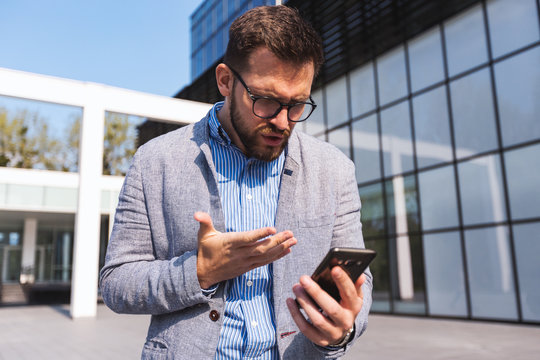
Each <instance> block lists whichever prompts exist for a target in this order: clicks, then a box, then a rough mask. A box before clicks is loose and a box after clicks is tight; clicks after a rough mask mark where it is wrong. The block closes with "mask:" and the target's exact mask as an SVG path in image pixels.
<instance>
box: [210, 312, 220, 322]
mask: <svg viewBox="0 0 540 360" xmlns="http://www.w3.org/2000/svg"><path fill="white" fill-rule="evenodd" d="M209 316H210V320H212V321H218V320H219V312H218V311H217V310H212V311H210V315H209Z"/></svg>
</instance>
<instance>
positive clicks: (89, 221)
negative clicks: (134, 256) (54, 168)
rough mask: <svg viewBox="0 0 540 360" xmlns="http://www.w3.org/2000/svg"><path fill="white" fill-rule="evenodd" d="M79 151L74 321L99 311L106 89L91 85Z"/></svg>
mask: <svg viewBox="0 0 540 360" xmlns="http://www.w3.org/2000/svg"><path fill="white" fill-rule="evenodd" d="M87 91H88V93H87V97H86V99H87V102H86V104H85V106H84V113H83V120H82V124H81V141H80V148H79V198H78V204H77V215H76V217H75V239H74V240H75V241H74V246H73V274H72V278H71V306H70V315H71V317H72V318H74V319H76V318H80V317H94V316H96V311H97V290H98V270H99V269H98V268H99V228H100V201H101V181H100V180H101V173H102V166H103V164H102V162H103V130H104V122H105V119H104V117H105V111H104V107H103V103H102V101H101V99H100V96H103V95H102V94H103V89H102V87H101V86H99V85H97V84H87Z"/></svg>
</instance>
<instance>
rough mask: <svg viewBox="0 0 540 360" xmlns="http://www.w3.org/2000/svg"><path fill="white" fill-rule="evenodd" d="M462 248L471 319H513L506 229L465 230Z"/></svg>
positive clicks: (504, 227)
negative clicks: (469, 293) (464, 252)
mask: <svg viewBox="0 0 540 360" xmlns="http://www.w3.org/2000/svg"><path fill="white" fill-rule="evenodd" d="M465 248H466V253H467V269H468V276H469V287H470V292H471V312H472V316H473V317H474V318H491V319H506V320H517V306H516V294H515V288H514V279H513V276H514V275H513V271H512V260H511V257H510V247H509V243H508V229H507V227H506V226H497V227H492V228H485V229H474V230H466V231H465Z"/></svg>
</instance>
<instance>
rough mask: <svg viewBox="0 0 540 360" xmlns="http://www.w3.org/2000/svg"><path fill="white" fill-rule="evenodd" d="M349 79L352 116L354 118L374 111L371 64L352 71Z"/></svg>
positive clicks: (373, 84) (373, 81) (373, 85)
mask: <svg viewBox="0 0 540 360" xmlns="http://www.w3.org/2000/svg"><path fill="white" fill-rule="evenodd" d="M350 79H351V80H350V81H351V108H352V116H353V117H356V116H358V115H362V114H365V113H366V112H368V111H371V110H373V109H375V79H374V75H373V64H372V63H369V64H367V65H364V66H362V67H361V68H358V69H356V70H354V71H353V72H352V73H351V75H350Z"/></svg>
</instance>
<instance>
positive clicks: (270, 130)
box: [229, 83, 291, 162]
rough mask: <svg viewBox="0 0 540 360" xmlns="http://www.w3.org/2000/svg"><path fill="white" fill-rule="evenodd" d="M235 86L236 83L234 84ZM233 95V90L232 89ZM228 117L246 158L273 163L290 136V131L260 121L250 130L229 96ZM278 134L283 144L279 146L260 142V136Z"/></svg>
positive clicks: (232, 98) (232, 97) (233, 100)
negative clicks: (244, 150)
mask: <svg viewBox="0 0 540 360" xmlns="http://www.w3.org/2000/svg"><path fill="white" fill-rule="evenodd" d="M234 85H236V83H235V84H234ZM233 93H234V88H233ZM229 116H230V119H231V125H232V127H233V129H234V131H236V133H237V134H238V137H239V138H240V141H241V142H242V144H243V145H244V148H245V149H246V152H247V154H246V155H247V156H248V157H253V158H255V159H258V160H262V161H267V162H270V161H273V160H275V159H277V158H278V157H279V155H281V153H282V152H283V150H284V149H285V147H286V146H287V143H288V142H289V137H290V135H291V130H289V129H285V130H279V129H278V128H277V127H276V126H275V125H274V124H271V123H269V122H267V121H266V120H264V119H261V120H262V121H263V122H262V123H261V124H259V125H258V126H256V127H255V128H252V129H250V127H249V125H248V124H247V122H246V121H245V120H243V119H242V115H241V114H240V111H239V110H238V108H237V104H236V101H235V99H234V96H231V107H230V109H229ZM270 134H280V135H282V136H283V142H282V143H281V145H279V146H269V145H266V144H264V143H263V142H262V140H261V135H270Z"/></svg>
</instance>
